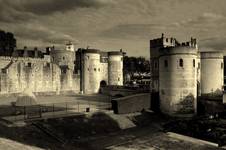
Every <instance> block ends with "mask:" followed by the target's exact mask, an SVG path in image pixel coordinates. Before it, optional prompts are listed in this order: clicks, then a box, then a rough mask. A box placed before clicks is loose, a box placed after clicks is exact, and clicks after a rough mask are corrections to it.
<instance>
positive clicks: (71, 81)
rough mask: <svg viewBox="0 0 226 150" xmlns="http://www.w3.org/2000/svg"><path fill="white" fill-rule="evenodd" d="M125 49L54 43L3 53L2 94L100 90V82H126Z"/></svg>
mask: <svg viewBox="0 0 226 150" xmlns="http://www.w3.org/2000/svg"><path fill="white" fill-rule="evenodd" d="M123 54H124V53H123V52H122V51H113V52H101V51H100V50H94V49H78V51H76V52H75V50H74V46H73V44H71V43H68V44H67V45H66V48H65V49H64V50H57V49H55V48H54V47H50V48H47V49H46V52H45V53H43V52H42V51H39V50H38V49H37V48H35V49H34V50H28V49H27V48H26V47H25V48H24V49H22V50H14V52H13V53H12V55H11V56H0V69H1V73H0V94H13V93H20V92H23V91H24V90H25V89H27V88H28V89H30V90H31V91H32V92H35V93H41V92H48V93H60V92H68V91H72V92H74V93H86V94H92V93H98V92H99V89H100V86H105V85H122V84H123V71H122V67H123V65H122V64H123V61H122V60H123V59H122V58H123Z"/></svg>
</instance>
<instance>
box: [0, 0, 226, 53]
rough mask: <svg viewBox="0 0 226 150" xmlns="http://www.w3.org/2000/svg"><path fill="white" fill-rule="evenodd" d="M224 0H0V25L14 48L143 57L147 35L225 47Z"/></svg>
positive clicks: (147, 42) (209, 47)
mask: <svg viewBox="0 0 226 150" xmlns="http://www.w3.org/2000/svg"><path fill="white" fill-rule="evenodd" d="M225 6H226V0H0V29H2V30H5V31H8V32H13V33H14V34H15V36H16V38H17V43H18V44H17V46H18V48H21V47H23V46H24V45H26V46H30V47H33V46H37V47H46V46H51V45H55V46H57V47H62V46H63V44H65V43H66V42H67V41H69V40H70V41H72V42H73V43H74V44H76V48H78V47H87V46H89V47H92V48H98V49H102V50H119V49H121V48H122V49H123V50H125V51H126V52H127V54H128V55H130V56H145V57H149V40H150V39H152V38H157V37H160V36H161V33H165V35H167V36H169V37H171V36H172V37H176V38H177V39H178V40H179V41H184V40H189V39H190V37H191V36H192V37H196V38H197V39H198V42H199V47H200V49H202V50H207V49H208V50H224V49H226V7H225Z"/></svg>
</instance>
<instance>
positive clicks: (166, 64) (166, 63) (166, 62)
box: [164, 60, 168, 68]
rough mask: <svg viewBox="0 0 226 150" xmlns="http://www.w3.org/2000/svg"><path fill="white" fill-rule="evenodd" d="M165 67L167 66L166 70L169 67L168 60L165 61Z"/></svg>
mask: <svg viewBox="0 0 226 150" xmlns="http://www.w3.org/2000/svg"><path fill="white" fill-rule="evenodd" d="M164 65H165V67H166V68H167V67H168V61H167V60H165V61H164Z"/></svg>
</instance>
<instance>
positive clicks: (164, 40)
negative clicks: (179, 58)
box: [150, 33, 198, 49]
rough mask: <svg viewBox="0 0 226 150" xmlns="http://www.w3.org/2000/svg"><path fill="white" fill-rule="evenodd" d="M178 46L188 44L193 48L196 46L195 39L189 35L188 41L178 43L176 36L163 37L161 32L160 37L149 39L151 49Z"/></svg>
mask: <svg viewBox="0 0 226 150" xmlns="http://www.w3.org/2000/svg"><path fill="white" fill-rule="evenodd" d="M180 46H189V47H193V48H196V49H197V48H198V45H197V40H196V39H195V38H192V37H191V40H190V41H187V42H182V43H179V42H178V41H177V39H176V38H173V37H165V36H164V34H163V33H162V36H161V38H157V39H153V40H150V48H151V49H156V48H157V49H160V48H166V47H180Z"/></svg>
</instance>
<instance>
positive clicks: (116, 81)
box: [108, 51, 123, 85]
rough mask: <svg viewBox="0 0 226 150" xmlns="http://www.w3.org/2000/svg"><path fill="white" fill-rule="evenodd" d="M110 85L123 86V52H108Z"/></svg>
mask: <svg viewBox="0 0 226 150" xmlns="http://www.w3.org/2000/svg"><path fill="white" fill-rule="evenodd" d="M108 84H109V85H123V52H121V51H112V52H108Z"/></svg>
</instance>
